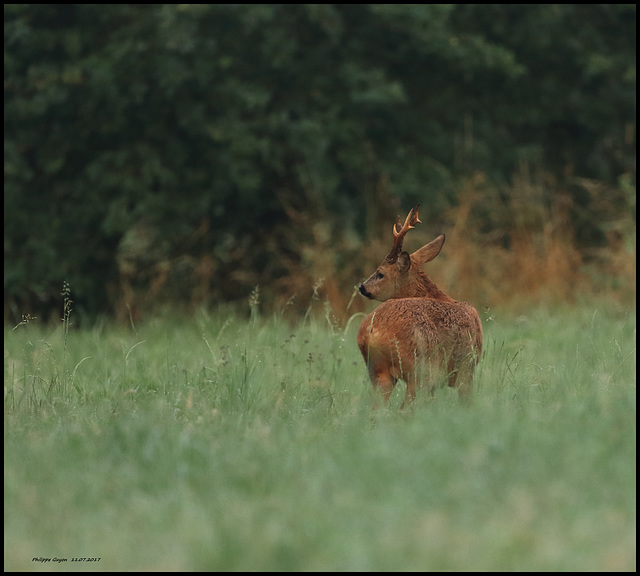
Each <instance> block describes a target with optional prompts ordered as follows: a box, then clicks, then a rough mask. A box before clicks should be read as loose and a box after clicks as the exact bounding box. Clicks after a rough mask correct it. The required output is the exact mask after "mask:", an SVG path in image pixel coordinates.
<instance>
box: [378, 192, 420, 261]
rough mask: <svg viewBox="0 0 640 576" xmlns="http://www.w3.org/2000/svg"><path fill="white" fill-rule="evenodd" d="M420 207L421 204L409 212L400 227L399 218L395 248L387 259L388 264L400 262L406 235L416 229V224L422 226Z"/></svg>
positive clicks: (395, 225)
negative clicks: (419, 215)
mask: <svg viewBox="0 0 640 576" xmlns="http://www.w3.org/2000/svg"><path fill="white" fill-rule="evenodd" d="M419 207H420V204H418V205H417V206H416V207H415V208H413V209H412V210H410V211H409V214H408V216H407V217H406V219H405V221H404V224H403V225H402V226H400V218H399V217H398V222H397V224H394V225H393V248H391V252H389V254H388V255H387V257H386V260H387V262H389V263H390V264H393V263H394V262H396V261H397V260H398V256H399V255H400V252H402V241H403V240H404V237H405V234H406V233H407V232H409V230H411V229H412V228H413V227H414V224H418V223H420V224H422V221H421V220H420V218H418V208H419Z"/></svg>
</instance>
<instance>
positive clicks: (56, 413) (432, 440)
mask: <svg viewBox="0 0 640 576" xmlns="http://www.w3.org/2000/svg"><path fill="white" fill-rule="evenodd" d="M253 312H254V314H253V318H252V319H243V318H242V317H240V316H238V315H235V314H231V313H228V314H227V313H225V312H224V311H219V312H216V313H211V314H208V313H205V312H201V313H199V314H198V315H197V317H196V318H194V319H187V318H176V317H169V316H167V317H158V318H157V319H155V320H149V321H147V322H146V323H144V324H142V325H140V326H136V327H135V330H133V329H131V328H128V329H124V328H115V327H112V326H107V325H101V326H96V327H95V328H93V329H78V330H75V329H74V328H73V326H71V329H70V330H69V331H68V334H66V333H65V332H66V331H65V329H64V325H63V323H60V325H59V326H56V327H43V326H39V325H38V324H37V322H35V323H34V322H32V323H29V324H27V325H22V326H18V327H17V328H16V329H15V330H12V328H13V327H7V328H5V334H4V337H5V340H4V342H5V353H4V407H5V411H4V418H5V428H4V430H5V436H4V447H5V450H4V480H5V484H4V505H5V511H4V528H5V530H4V552H5V554H4V568H5V570H73V569H78V570H87V569H88V570H92V569H93V570H109V571H111V570H218V571H229V570H230V571H239V570H274V571H276V570H278V571H279V570H283V571H284V570H287V571H288V570H332V571H333V570H343V571H344V570H393V571H402V570H491V571H493V570H635V569H636V368H635V367H636V318H635V309H633V310H627V311H623V310H621V309H620V308H616V307H614V306H607V305H605V304H603V305H602V307H594V306H589V305H583V306H579V307H566V308H562V309H554V310H552V309H549V308H541V309H534V310H529V311H528V312H527V313H526V315H524V314H520V313H506V312H505V313H501V312H500V311H492V312H491V315H489V314H488V313H485V314H483V323H484V330H485V351H484V353H483V357H482V359H481V363H480V366H479V369H478V372H477V378H476V386H475V396H474V402H473V403H472V404H471V405H469V406H462V405H460V404H459V402H458V400H457V394H456V393H455V392H454V391H452V390H448V389H443V390H440V391H439V392H438V393H437V394H436V396H435V398H434V399H431V400H429V399H426V398H423V397H419V398H418V401H417V402H416V405H415V408H414V410H413V411H410V412H402V411H400V410H399V405H400V403H401V401H402V398H403V391H402V390H401V389H398V390H397V391H396V392H395V393H394V395H393V397H392V401H391V404H390V406H389V409H383V410H380V411H378V412H377V413H376V415H375V422H373V423H372V419H371V411H370V406H371V403H372V399H373V398H372V394H371V391H370V384H369V381H368V377H367V374H366V369H365V366H364V363H363V361H362V358H361V357H360V354H359V352H358V350H357V347H356V343H355V335H356V332H357V329H358V325H359V323H360V321H361V317H360V316H356V317H353V318H352V321H351V322H350V323H349V324H347V325H346V326H337V325H335V324H334V323H333V322H332V320H331V316H330V314H327V316H326V317H325V318H322V317H320V318H307V319H306V320H302V319H300V320H299V321H297V322H296V323H294V324H293V325H291V324H290V323H287V322H285V321H284V320H282V318H280V317H279V316H273V317H269V318H259V317H258V316H257V314H256V310H254V311H253ZM71 321H73V316H72V317H71ZM47 559H49V561H46V560H47ZM88 559H94V560H88Z"/></svg>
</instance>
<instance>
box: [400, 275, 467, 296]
mask: <svg viewBox="0 0 640 576" xmlns="http://www.w3.org/2000/svg"><path fill="white" fill-rule="evenodd" d="M402 297H403V298H433V299H434V300H444V301H446V302H453V301H454V300H453V298H451V297H450V296H447V295H446V294H445V293H444V292H443V291H442V290H440V288H438V287H437V286H436V285H435V283H434V282H433V281H432V280H431V279H430V278H429V277H428V276H427V275H426V274H425V273H424V272H423V271H422V270H416V271H415V274H412V275H411V278H410V279H409V282H408V283H407V285H406V289H405V290H403V296H402Z"/></svg>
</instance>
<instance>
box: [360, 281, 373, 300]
mask: <svg viewBox="0 0 640 576" xmlns="http://www.w3.org/2000/svg"><path fill="white" fill-rule="evenodd" d="M358 290H360V294H362V295H363V296H366V297H367V298H371V292H369V291H368V290H367V289H366V288H365V287H364V284H360V287H359V288H358Z"/></svg>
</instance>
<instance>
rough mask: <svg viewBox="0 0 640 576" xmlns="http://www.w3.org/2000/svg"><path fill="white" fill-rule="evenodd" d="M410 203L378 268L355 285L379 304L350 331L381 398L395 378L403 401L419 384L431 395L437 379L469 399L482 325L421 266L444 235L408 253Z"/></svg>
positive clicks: (412, 220)
mask: <svg viewBox="0 0 640 576" xmlns="http://www.w3.org/2000/svg"><path fill="white" fill-rule="evenodd" d="M419 206H420V204H418V206H416V207H415V208H414V209H413V210H411V211H410V212H409V215H408V216H407V218H406V220H405V221H404V225H402V226H401V225H400V219H398V223H397V224H395V225H394V227H393V238H394V239H393V247H392V248H391V251H390V252H389V254H388V255H387V257H386V258H385V259H384V261H383V262H382V264H380V266H378V269H377V270H376V271H375V272H374V273H373V274H372V275H371V276H370V277H369V279H368V280H366V281H365V282H364V283H363V284H361V285H360V293H361V294H362V295H363V296H366V297H367V298H370V299H372V300H379V301H381V302H382V304H380V306H378V307H377V308H376V309H375V310H374V311H373V312H372V313H371V314H369V315H368V316H367V317H366V318H365V319H364V321H363V322H362V324H361V325H360V329H359V330H358V347H359V348H360V352H362V356H363V357H364V361H365V362H366V364H367V368H368V370H369V377H370V378H371V382H372V383H373V386H374V388H377V389H379V390H380V391H381V392H382V395H383V397H384V400H385V401H387V400H388V399H389V396H390V395H391V392H392V390H393V388H394V386H395V385H396V383H397V382H398V380H399V379H402V380H404V381H405V383H406V385H407V389H406V395H405V401H404V403H403V406H404V405H405V404H407V403H408V402H411V401H413V400H414V399H415V395H416V387H417V386H420V385H421V384H422V385H425V387H426V388H427V390H428V392H429V394H431V395H433V393H434V390H435V387H436V386H437V385H438V384H440V383H444V381H445V378H446V379H447V380H448V384H449V386H451V387H457V388H458V394H459V397H460V398H461V399H470V397H471V394H472V385H473V372H474V369H475V367H476V364H477V363H478V360H479V358H480V353H481V352H482V323H481V322H480V316H478V312H477V310H476V309H475V308H474V307H473V306H471V305H470V304H467V303H466V302H459V301H457V300H454V299H453V298H451V297H449V296H447V295H446V294H445V293H444V292H442V290H440V289H439V288H438V287H437V286H436V285H435V284H434V283H433V282H432V281H431V280H430V279H429V277H428V276H427V275H426V274H425V273H424V272H423V271H422V270H421V266H422V265H423V264H425V263H427V262H430V261H431V260H433V259H434V258H435V257H436V256H437V255H438V254H439V253H440V250H441V249H442V245H443V244H444V238H445V237H444V234H441V235H440V236H438V237H437V238H436V239H435V240H433V241H432V242H430V243H429V244H427V245H425V246H423V247H422V248H420V249H419V250H416V251H415V252H414V253H413V254H411V255H409V253H408V252H403V251H402V241H403V240H404V237H405V235H406V233H407V232H408V231H409V230H411V229H412V228H414V225H415V224H417V223H418V222H420V220H419V219H418V207H419Z"/></svg>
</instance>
